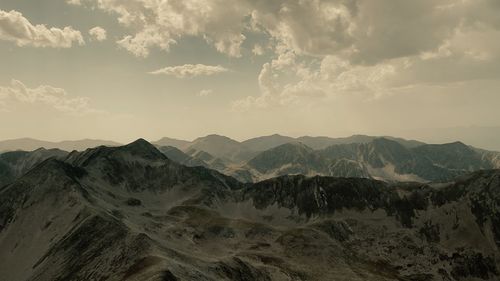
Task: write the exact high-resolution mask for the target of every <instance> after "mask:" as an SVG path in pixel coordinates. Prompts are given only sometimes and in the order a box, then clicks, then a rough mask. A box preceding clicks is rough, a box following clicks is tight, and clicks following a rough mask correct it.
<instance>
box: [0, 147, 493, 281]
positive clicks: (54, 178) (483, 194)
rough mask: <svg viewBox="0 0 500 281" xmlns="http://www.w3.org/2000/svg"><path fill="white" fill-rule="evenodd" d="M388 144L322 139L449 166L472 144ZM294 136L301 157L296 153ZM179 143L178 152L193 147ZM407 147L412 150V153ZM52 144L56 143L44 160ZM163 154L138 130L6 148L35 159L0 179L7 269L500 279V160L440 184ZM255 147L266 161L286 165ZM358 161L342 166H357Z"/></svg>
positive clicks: (52, 273) (187, 276)
mask: <svg viewBox="0 0 500 281" xmlns="http://www.w3.org/2000/svg"><path fill="white" fill-rule="evenodd" d="M396 143H397V142H396ZM392 144H393V141H391V140H387V139H377V140H375V141H374V142H370V143H361V144H356V145H349V146H347V147H344V146H341V148H342V149H341V150H338V151H337V150H333V151H332V150H331V149H329V148H324V150H327V151H329V153H331V154H332V155H336V154H334V153H343V155H347V156H349V155H352V154H351V152H352V151H355V152H356V153H355V154H356V155H358V154H359V153H361V152H362V153H361V155H360V156H359V157H366V159H365V158H363V159H365V161H366V163H371V164H372V165H374V166H376V165H381V163H380V161H382V159H381V158H380V157H378V154H375V155H374V154H373V149H374V147H377V148H379V147H382V148H385V153H384V154H383V156H384V159H383V160H384V161H391V163H398V164H401V163H403V164H401V167H402V168H401V169H403V168H407V167H408V165H405V164H404V163H405V161H406V159H408V157H415V156H412V155H414V154H417V153H425V154H431V156H435V157H430V156H427V158H429V159H431V160H432V161H435V162H439V163H445V164H447V166H448V167H449V169H463V168H464V166H462V164H461V163H456V162H455V161H454V160H455V159H450V158H449V157H451V156H452V157H456V154H455V152H456V151H460V152H461V150H462V149H463V145H462V144H451V145H450V146H451V147H447V151H449V152H450V155H451V156H450V155H444V154H443V155H444V156H446V157H444V156H442V155H435V153H436V149H438V148H439V149H441V148H440V147H435V146H430V147H424V148H422V147H420V146H417V147H414V148H408V147H404V146H401V147H403V148H405V149H406V150H404V151H399V149H401V147H399V148H398V149H394V148H392V147H391V145H392ZM275 149H276V150H277V151H275V152H276V153H282V152H283V151H285V153H284V157H288V158H287V159H286V160H287V161H291V162H294V163H295V162H297V163H300V162H301V161H303V160H305V161H308V162H310V163H314V164H315V165H318V166H313V165H311V167H314V168H315V169H320V168H321V165H322V160H321V158H316V157H317V156H316V155H317V154H316V152H317V150H314V149H312V148H310V147H308V146H306V145H305V144H296V143H294V144H285V146H278V147H275ZM291 149H293V150H295V151H296V153H295V154H294V155H299V156H300V157H299V158H295V157H296V156H293V157H291V156H290V155H289V154H288V153H287V151H289V150H291ZM172 151H175V150H172ZM179 151H180V150H178V151H176V153H177V155H178V157H184V156H183V155H184V154H185V155H188V154H187V153H184V152H183V153H184V154H180V153H179ZM320 151H322V150H320ZM339 151H340V152H339ZM408 151H410V152H409V153H411V155H404V153H407V152H408ZM439 151H440V150H439ZM472 151H475V150H473V149H472ZM180 152H182V151H180ZM35 154H36V155H37V156H36V157H35ZM48 154H53V155H54V156H53V157H49V158H47V159H45V160H42V159H43V158H44V157H45V155H48ZM165 154H166V153H165V151H160V150H158V149H157V148H156V147H155V146H153V145H152V144H150V143H148V142H147V141H145V140H142V139H140V140H137V141H135V142H133V143H130V144H128V145H124V146H117V147H106V146H99V147H96V148H90V149H87V150H85V151H81V152H78V151H73V152H71V153H65V154H62V153H60V151H56V150H38V151H34V152H29V153H23V155H8V156H9V157H6V158H2V161H4V162H5V163H25V164H23V165H24V166H23V167H28V166H30V168H26V170H23V172H19V173H18V174H16V175H15V176H14V177H13V179H11V181H10V183H7V184H3V185H2V184H0V186H1V187H0V261H1V262H0V276H1V277H2V279H3V280H9V281H18V280H39V281H45V280H120V281H132V280H167V281H172V280H207V281H209V280H236V281H244V280H290V281H291V280H304V281H305V280H319V281H321V280H498V279H499V278H500V271H499V266H500V262H499V260H500V255H499V251H498V247H499V246H500V227H499V226H500V209H499V207H498V206H500V170H481V171H476V172H472V173H467V174H464V175H461V176H460V177H456V178H454V179H453V180H452V181H450V182H442V183H415V182H413V183H404V182H383V181H378V180H374V179H369V178H338V177H325V176H313V177H306V176H304V175H284V176H279V177H275V178H272V179H268V180H264V181H261V182H258V183H242V182H239V181H238V180H236V179H234V178H232V177H229V176H226V175H224V174H222V173H219V172H217V171H215V170H211V169H207V168H205V167H201V166H197V167H187V166H185V165H182V164H179V163H177V162H176V161H181V160H182V159H183V158H177V160H175V161H174V160H173V159H169V158H168V157H167V156H165ZM2 155H4V154H2ZM42 155H43V156H42ZM190 155H192V154H190ZM190 155H188V156H189V157H193V156H190ZM400 155H403V156H400ZM474 155H475V154H471V155H468V154H466V155H465V156H467V157H469V158H470V159H472V160H467V161H471V164H470V165H479V164H481V162H479V164H477V163H476V162H474V161H475V160H477V159H476V158H475V156H474ZM465 156H459V157H460V158H459V159H462V157H465ZM443 157H444V158H443ZM469 158H468V159H469ZM16 159H17V160H16ZM29 159H36V160H34V161H29ZM344 159H347V158H344ZM14 160H15V161H14ZM253 160H255V158H254V159H253ZM253 160H252V161H250V162H252V163H253V164H254V165H256V166H257V165H258V167H259V169H261V170H262V171H264V170H265V169H272V168H274V167H275V166H276V165H279V163H278V164H276V163H274V162H272V163H270V162H269V161H268V159H263V163H264V164H262V165H261V163H260V162H259V161H257V160H258V159H257V160H255V161H253ZM351 161H355V160H345V161H344V160H343V161H342V162H339V163H338V164H337V165H338V166H342V167H344V168H346V167H350V166H351V164H352V163H354V162H351ZM415 161H416V160H415ZM250 162H249V163H250ZM382 164H383V162H382ZM14 166H15V165H14ZM0 167H5V166H0ZM474 167H475V166H474ZM466 168H469V167H468V166H467V167H466ZM2 169H4V168H2ZM256 169H257V168H256ZM16 171H17V170H16Z"/></svg>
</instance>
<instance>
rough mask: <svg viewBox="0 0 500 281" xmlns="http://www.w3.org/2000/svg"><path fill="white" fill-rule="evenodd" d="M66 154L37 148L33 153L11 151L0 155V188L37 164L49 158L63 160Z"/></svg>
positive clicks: (56, 150)
mask: <svg viewBox="0 0 500 281" xmlns="http://www.w3.org/2000/svg"><path fill="white" fill-rule="evenodd" d="M67 154H68V152H66V151H62V150H59V149H44V148H39V149H37V150H35V151H31V152H27V151H12V152H5V153H3V154H0V187H2V186H4V185H7V184H9V183H11V182H12V181H14V180H15V179H16V178H17V177H19V176H21V175H23V174H24V173H26V172H27V171H29V170H30V169H31V168H33V167H34V166H36V165H37V164H39V163H41V162H43V161H45V160H46V159H49V158H52V157H53V158H57V159H64V158H65V157H66V155H67Z"/></svg>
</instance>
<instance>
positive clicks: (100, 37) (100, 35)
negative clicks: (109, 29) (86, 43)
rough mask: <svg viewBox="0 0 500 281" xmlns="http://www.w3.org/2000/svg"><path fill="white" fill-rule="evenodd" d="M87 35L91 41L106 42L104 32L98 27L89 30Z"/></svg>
mask: <svg viewBox="0 0 500 281" xmlns="http://www.w3.org/2000/svg"><path fill="white" fill-rule="evenodd" d="M89 35H90V36H91V37H92V39H93V40H96V41H104V40H106V30H105V29H104V28H102V27H100V26H96V27H94V28H91V29H90V30H89Z"/></svg>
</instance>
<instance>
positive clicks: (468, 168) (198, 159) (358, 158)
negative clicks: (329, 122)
mask: <svg viewBox="0 0 500 281" xmlns="http://www.w3.org/2000/svg"><path fill="white" fill-rule="evenodd" d="M154 144H155V145H157V146H158V147H159V149H160V150H161V151H162V152H164V153H165V155H167V157H169V158H171V159H178V160H179V163H182V164H184V165H187V166H204V167H207V168H211V169H215V170H218V171H219V172H221V173H224V174H226V175H230V176H232V177H235V178H237V179H238V180H240V181H243V182H257V181H261V180H264V179H269V178H272V177H276V176H282V175H291V174H302V175H307V176H313V175H323V176H336V177H364V178H373V179H379V180H385V181H416V182H430V181H448V180H451V179H453V178H455V177H457V176H459V175H463V174H467V173H470V172H473V171H477V170H482V169H494V168H500V161H499V159H500V153H498V152H491V151H486V150H481V149H477V148H474V147H471V146H468V145H466V144H463V143H461V142H453V143H447V144H425V143H423V142H418V141H411V140H410V141H409V140H404V139H401V138H394V137H370V136H352V137H349V138H341V139H333V138H326V137H316V138H314V137H301V138H298V139H294V138H290V137H285V136H280V135H272V136H267V137H260V138H254V139H250V140H247V141H244V142H237V141H235V140H232V139H229V138H227V137H222V136H217V135H210V136H207V137H204V138H199V139H196V140H195V141H193V142H189V143H188V142H183V143H182V145H181V146H178V147H174V145H175V142H173V141H170V142H155V143H154ZM163 144H170V146H162V145H163ZM179 155H182V156H179Z"/></svg>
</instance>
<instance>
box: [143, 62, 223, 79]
mask: <svg viewBox="0 0 500 281" xmlns="http://www.w3.org/2000/svg"><path fill="white" fill-rule="evenodd" d="M228 71H229V69H227V68H225V67H222V66H220V65H204V64H184V65H178V66H168V67H164V68H161V69H158V70H155V71H151V72H150V74H154V75H169V76H175V77H177V78H187V77H195V76H211V75H215V74H219V73H224V72H228Z"/></svg>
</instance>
